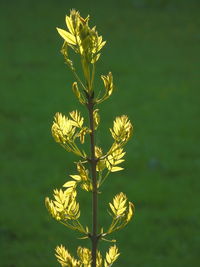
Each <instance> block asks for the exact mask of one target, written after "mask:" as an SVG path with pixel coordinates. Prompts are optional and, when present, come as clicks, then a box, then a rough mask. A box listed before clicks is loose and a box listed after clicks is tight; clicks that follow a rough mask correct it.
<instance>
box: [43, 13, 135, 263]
mask: <svg viewBox="0 0 200 267" xmlns="http://www.w3.org/2000/svg"><path fill="white" fill-rule="evenodd" d="M66 26H67V30H62V29H60V28H57V31H58V33H59V35H60V36H61V37H62V38H63V40H64V43H63V46H62V49H61V53H62V55H63V56H64V61H65V63H66V64H67V66H68V67H69V69H70V70H71V71H72V73H73V75H74V77H75V79H76V81H75V82H74V83H73V84H72V90H73V92H74V94H75V97H76V98H77V100H78V101H79V102H80V104H81V105H83V106H85V108H86V109H87V111H88V121H89V125H86V124H85V119H84V117H83V116H82V115H81V113H80V112H79V111H78V110H74V111H71V112H69V115H68V116H66V115H63V114H61V113H56V114H55V117H54V121H53V125H52V135H53V137H54V139H55V141H56V142H57V143H59V144H60V145H61V146H62V147H63V148H64V149H65V150H66V151H67V152H72V153H74V154H76V155H77V157H78V161H77V162H76V170H77V171H76V173H75V174H71V175H69V177H70V178H69V180H68V181H66V183H65V184H63V186H62V188H61V189H55V190H54V192H53V199H49V198H48V197H47V198H46V199H45V204H46V207H47V209H48V211H49V213H50V214H51V216H52V217H53V218H54V219H55V220H56V221H58V222H60V223H61V224H63V225H64V226H66V227H67V228H70V229H71V230H74V231H78V232H79V233H81V234H82V235H84V238H86V239H87V238H88V239H89V240H90V241H91V249H89V248H85V247H80V246H79V247H78V248H77V258H74V257H73V256H72V255H71V254H70V253H69V252H68V250H67V249H66V248H65V247H64V246H63V245H60V246H57V247H56V254H55V255H56V257H57V260H58V262H59V263H60V265H61V266H62V267H64V266H67V267H103V266H104V267H109V266H111V265H112V264H113V263H114V262H115V261H116V260H117V258H118V257H119V255H120V253H119V251H118V248H117V246H116V245H113V246H111V247H110V248H109V250H108V252H107V253H106V255H104V256H103V255H102V254H101V252H100V250H99V249H98V243H99V241H100V240H106V237H107V236H108V235H110V234H111V233H113V232H115V231H117V230H120V229H122V228H123V227H125V226H126V225H127V224H128V222H129V221H130V220H131V218H132V216H133V214H134V205H133V203H131V202H130V201H128V198H127V196H126V195H125V194H124V193H122V192H120V193H119V194H117V195H116V196H114V198H113V201H112V202H110V203H109V205H108V207H109V215H110V216H111V222H110V226H109V227H108V229H106V230H104V228H103V227H102V226H101V227H99V224H98V194H99V192H100V187H101V186H102V184H103V183H104V182H105V180H106V179H107V177H108V175H109V174H110V173H112V172H117V171H121V170H123V168H122V167H121V166H120V165H121V163H122V162H123V161H124V155H125V152H124V146H125V145H126V143H127V142H128V140H129V139H130V137H131V136H132V132H133V126H132V124H131V122H130V120H129V119H128V117H127V116H126V115H122V116H120V117H117V118H116V119H115V120H114V122H113V127H112V128H111V129H110V133H111V135H112V138H113V144H112V145H111V146H110V148H108V150H107V151H106V152H105V153H104V152H103V150H102V148H101V147H99V146H96V142H95V133H96V131H98V126H99V123H100V115H99V105H100V104H101V103H102V102H103V101H105V100H107V99H108V98H109V97H110V96H111V95H112V93H113V89H114V86H113V76H112V73H111V72H109V73H108V74H107V75H101V79H102V82H103V83H102V89H100V91H99V90H97V89H96V88H94V79H95V68H96V63H97V61H98V60H99V59H100V56H101V50H102V48H103V47H104V46H105V44H106V42H105V41H103V38H102V36H99V35H98V32H97V30H96V26H95V27H92V28H90V26H89V16H87V17H86V18H83V17H81V16H80V14H79V12H78V11H76V10H71V12H70V15H69V16H66ZM69 49H71V50H73V51H74V53H75V54H76V55H77V56H79V59H80V64H81V67H82V71H83V77H84V80H82V79H81V78H80V76H79V74H78V72H77V71H76V68H75V66H74V63H73V61H72V60H71V58H70V57H69V53H68V50H69ZM97 107H98V108H97ZM86 138H89V143H90V153H89V155H88V154H87V153H86V151H84V149H83V148H82V147H81V145H82V144H84V142H85V139H86ZM78 188H81V189H82V190H84V191H85V192H88V193H89V194H92V218H91V220H92V229H89V227H88V226H84V225H82V223H81V221H80V215H81V207H80V204H79V202H78V200H77V195H78V190H77V189H78Z"/></svg>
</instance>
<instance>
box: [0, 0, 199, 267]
mask: <svg viewBox="0 0 200 267" xmlns="http://www.w3.org/2000/svg"><path fill="white" fill-rule="evenodd" d="M0 5H1V16H0V22H1V23H0V27H1V40H2V41H1V43H0V48H1V62H0V68H1V97H0V99H1V106H0V119H1V131H0V146H1V161H0V162H1V187H0V200H1V216H0V245H1V249H0V251H1V263H0V266H2V267H15V266H16V267H24V266H30V267H35V266H38V267H40V266H41V267H45V266H58V265H57V263H56V261H55V258H54V255H53V253H54V252H53V250H54V248H55V246H56V245H58V244H61V243H62V244H64V245H66V246H67V247H68V248H69V249H70V250H71V251H75V248H76V247H77V246H78V245H80V244H82V245H83V246H88V245H89V243H88V242H87V241H82V240H81V241H80V240H77V239H76V238H75V237H79V236H78V235H75V236H74V233H73V232H70V231H69V230H67V229H65V228H64V226H62V225H59V224H58V223H56V222H55V221H54V220H53V219H51V218H50V216H49V215H48V213H47V211H46V209H45V207H44V204H43V202H44V198H45V196H47V195H50V194H51V192H52V189H53V188H55V187H59V186H61V185H62V184H63V183H64V182H65V181H66V179H67V175H69V174H70V173H73V172H74V170H75V166H74V165H73V161H74V160H75V157H73V156H71V155H70V154H69V153H66V152H65V151H64V150H62V148H61V147H59V146H58V145H57V144H56V143H55V142H54V141H53V139H52V137H51V133H50V127H51V123H52V118H53V115H54V113H55V112H57V111H61V112H66V113H67V112H69V111H71V110H72V109H75V108H77V102H76V100H75V99H74V97H73V95H72V93H71V89H70V88H71V82H72V81H73V77H72V76H71V74H70V72H69V70H66V68H65V66H64V64H63V58H62V56H61V55H60V54H59V49H60V46H61V44H62V41H61V39H60V38H59V37H58V35H57V33H56V31H55V27H56V26H59V27H64V16H65V14H66V13H68V12H69V9H70V8H76V9H78V10H80V11H81V14H83V16H86V15H87V14H88V13H89V14H91V17H92V21H91V23H92V24H94V25H97V28H98V31H99V33H102V35H103V36H104V39H106V40H107V46H106V47H105V49H104V50H103V56H102V58H101V60H100V62H99V64H98V67H99V73H101V74H106V73H107V72H108V71H110V70H111V71H112V72H113V74H114V78H115V82H116V86H117V88H116V91H115V93H114V95H113V96H112V98H111V99H109V100H108V101H107V102H105V103H104V104H102V106H101V117H102V126H101V128H100V130H99V133H98V138H97V142H98V143H99V144H102V145H103V147H105V148H106V146H107V145H109V144H110V142H111V138H110V136H109V131H107V133H106V132H105V128H109V127H110V126H111V125H112V120H113V119H114V118H115V116H117V115H120V114H128V115H129V117H130V118H131V120H132V121H133V122H134V125H135V135H134V137H133V139H132V140H131V141H130V143H129V144H128V145H127V155H126V159H127V160H126V162H125V164H124V166H125V171H123V172H121V173H116V174H113V175H111V176H110V177H109V179H108V181H107V183H106V184H105V186H104V188H103V190H102V191H103V192H102V194H101V196H100V221H101V223H102V224H108V222H109V216H108V214H106V212H105V205H106V203H107V202H108V201H110V200H111V199H112V197H113V195H114V194H116V193H118V192H119V191H124V192H126V193H127V195H128V196H129V198H130V199H131V200H132V201H133V202H134V203H135V206H136V214H135V218H134V220H133V221H132V223H131V224H130V225H129V226H128V227H127V228H126V229H125V230H123V231H121V232H119V233H116V234H115V235H114V236H113V237H114V238H116V239H117V240H118V241H119V242H118V246H119V248H120V251H121V257H120V258H119V260H118V262H117V263H116V264H115V265H116V266H123V265H126V266H137V267H161V266H162V267H168V266H172V267H179V266H181V267H188V266H196V265H197V263H198V259H199V246H200V238H199V234H198V230H199V227H200V223H199V215H200V210H199V190H200V181H199V173H200V172H199V169H200V151H199V145H200V144H199V143H200V142H199V135H200V126H199V115H200V110H199V96H200V94H199V85H200V82H199V67H200V64H199V62H200V56H199V55H200V54H199V46H200V32H199V26H200V18H199V7H200V6H199V4H198V1H178V0H176V1H169V0H165V1H164V0H163V1H161V0H160V1H159V0H157V1H156V0H152V1H150V0H149V1H148V0H146V1H145V0H144V1H142V0H141V1H139V0H137V1H136V0H133V1H131V0H130V1H128V0H124V1H114V0H111V1H104V0H102V1H101V2H100V1H98V2H97V1H89V0H86V1H74V2H73V3H72V2H69V1H64V0H60V1H55V0H49V1H41V2H38V1H35V2H34V1H22V0H21V1H10V2H7V1H1V3H0ZM98 86H100V81H99V80H98V81H97V87H98ZM80 198H81V199H80V201H81V204H82V208H83V209H84V210H85V213H84V212H83V213H82V220H83V222H87V223H90V216H91V213H90V209H89V205H90V199H88V196H87V194H81V196H80ZM100 246H101V248H102V249H103V250H105V249H106V248H107V247H108V246H109V244H104V243H101V244H100Z"/></svg>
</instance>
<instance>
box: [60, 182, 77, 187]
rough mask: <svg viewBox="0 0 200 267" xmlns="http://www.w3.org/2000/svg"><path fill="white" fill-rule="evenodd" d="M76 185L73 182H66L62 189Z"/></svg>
mask: <svg viewBox="0 0 200 267" xmlns="http://www.w3.org/2000/svg"><path fill="white" fill-rule="evenodd" d="M75 184H76V182H75V181H69V182H66V183H65V184H64V185H63V187H74V186H75Z"/></svg>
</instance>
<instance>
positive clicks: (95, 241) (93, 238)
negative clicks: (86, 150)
mask: <svg viewBox="0 0 200 267" xmlns="http://www.w3.org/2000/svg"><path fill="white" fill-rule="evenodd" d="M87 107H88V112H89V119H90V130H91V132H90V149H91V158H90V165H91V172H92V188H93V191H92V235H91V242H92V267H96V252H97V244H98V236H97V212H98V211H97V209H98V199H97V175H96V164H97V159H96V157H95V140H94V117H93V111H94V102H93V96H92V95H89V96H88V105H87Z"/></svg>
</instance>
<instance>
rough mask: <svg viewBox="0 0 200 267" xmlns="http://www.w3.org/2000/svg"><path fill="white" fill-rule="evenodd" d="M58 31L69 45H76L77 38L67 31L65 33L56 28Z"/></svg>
mask: <svg viewBox="0 0 200 267" xmlns="http://www.w3.org/2000/svg"><path fill="white" fill-rule="evenodd" d="M56 29H57V31H58V33H59V34H60V36H61V37H62V38H63V39H64V40H65V41H66V42H67V43H69V44H72V45H76V39H75V37H74V36H73V35H72V34H71V33H69V32H67V31H64V30H62V29H60V28H56Z"/></svg>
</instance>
